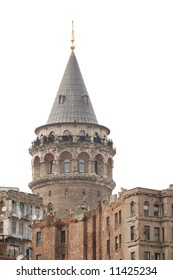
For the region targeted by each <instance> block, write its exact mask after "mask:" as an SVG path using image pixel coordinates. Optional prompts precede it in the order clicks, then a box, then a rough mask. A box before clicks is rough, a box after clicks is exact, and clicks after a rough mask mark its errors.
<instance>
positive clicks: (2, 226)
mask: <svg viewBox="0 0 173 280" xmlns="http://www.w3.org/2000/svg"><path fill="white" fill-rule="evenodd" d="M3 232H4V222H3V221H1V222H0V234H3Z"/></svg>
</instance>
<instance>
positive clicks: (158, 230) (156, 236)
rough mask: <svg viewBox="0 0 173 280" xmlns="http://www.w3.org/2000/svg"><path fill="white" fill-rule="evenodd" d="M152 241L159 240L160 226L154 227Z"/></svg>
mask: <svg viewBox="0 0 173 280" xmlns="http://www.w3.org/2000/svg"><path fill="white" fill-rule="evenodd" d="M154 241H160V228H159V227H155V228H154Z"/></svg>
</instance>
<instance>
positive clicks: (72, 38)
mask: <svg viewBox="0 0 173 280" xmlns="http://www.w3.org/2000/svg"><path fill="white" fill-rule="evenodd" d="M71 42H72V45H71V50H72V51H74V49H75V45H74V21H72V33H71Z"/></svg>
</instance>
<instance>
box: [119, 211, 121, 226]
mask: <svg viewBox="0 0 173 280" xmlns="http://www.w3.org/2000/svg"><path fill="white" fill-rule="evenodd" d="M119 224H121V210H120V211H119Z"/></svg>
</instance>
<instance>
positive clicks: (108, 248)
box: [107, 239, 110, 255]
mask: <svg viewBox="0 0 173 280" xmlns="http://www.w3.org/2000/svg"><path fill="white" fill-rule="evenodd" d="M107 255H110V240H109V239H108V240H107Z"/></svg>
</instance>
